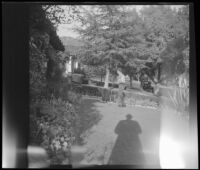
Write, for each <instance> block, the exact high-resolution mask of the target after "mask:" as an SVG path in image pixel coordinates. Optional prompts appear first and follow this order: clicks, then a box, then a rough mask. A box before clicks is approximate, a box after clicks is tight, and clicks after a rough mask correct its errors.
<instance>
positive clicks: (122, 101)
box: [118, 86, 126, 107]
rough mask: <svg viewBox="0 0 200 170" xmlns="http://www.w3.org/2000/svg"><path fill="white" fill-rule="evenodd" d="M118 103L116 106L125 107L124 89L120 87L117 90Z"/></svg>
mask: <svg viewBox="0 0 200 170" xmlns="http://www.w3.org/2000/svg"><path fill="white" fill-rule="evenodd" d="M118 95H119V103H118V106H119V107H126V104H125V92H124V87H123V86H121V88H120V89H119V93H118Z"/></svg>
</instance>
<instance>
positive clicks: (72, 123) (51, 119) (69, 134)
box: [30, 98, 78, 164]
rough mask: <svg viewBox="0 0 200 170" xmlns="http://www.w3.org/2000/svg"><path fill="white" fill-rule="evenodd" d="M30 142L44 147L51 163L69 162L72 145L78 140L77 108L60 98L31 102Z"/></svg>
mask: <svg viewBox="0 0 200 170" xmlns="http://www.w3.org/2000/svg"><path fill="white" fill-rule="evenodd" d="M30 111H31V115H30V134H31V136H30V142H31V144H36V145H40V146H41V147H43V148H44V149H45V150H46V151H47V153H48V156H49V159H50V162H51V164H62V163H64V164H69V163H70V162H69V160H70V147H71V146H72V145H73V143H74V142H75V141H76V134H75V128H76V124H77V123H78V122H77V121H78V117H77V113H76V110H75V108H74V107H73V105H72V104H70V103H69V102H66V101H63V100H61V99H60V98H59V99H56V98H52V99H51V100H46V99H43V100H40V101H38V102H36V103H34V104H33V103H32V104H31V108H30Z"/></svg>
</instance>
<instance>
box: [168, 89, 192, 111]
mask: <svg viewBox="0 0 200 170" xmlns="http://www.w3.org/2000/svg"><path fill="white" fill-rule="evenodd" d="M169 98H170V101H171V102H172V104H173V106H174V107H175V109H176V111H177V112H178V113H179V114H184V113H187V112H188V108H189V88H176V89H175V90H174V93H173V94H169Z"/></svg>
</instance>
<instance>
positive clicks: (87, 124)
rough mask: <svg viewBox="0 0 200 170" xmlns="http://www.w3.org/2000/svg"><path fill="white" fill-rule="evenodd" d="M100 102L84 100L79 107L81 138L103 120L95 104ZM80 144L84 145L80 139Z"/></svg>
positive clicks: (79, 132)
mask: <svg viewBox="0 0 200 170" xmlns="http://www.w3.org/2000/svg"><path fill="white" fill-rule="evenodd" d="M97 102H99V101H98V100H96V99H83V101H82V103H81V105H80V106H79V110H78V114H79V122H78V126H77V128H78V129H77V130H78V134H79V136H80V135H81V134H83V133H84V132H86V131H87V130H88V129H90V128H91V127H93V126H94V125H96V124H98V122H99V121H100V120H101V119H102V115H101V114H100V113H99V111H98V110H97V108H96V105H95V103H97ZM79 143H82V140H81V138H80V141H79Z"/></svg>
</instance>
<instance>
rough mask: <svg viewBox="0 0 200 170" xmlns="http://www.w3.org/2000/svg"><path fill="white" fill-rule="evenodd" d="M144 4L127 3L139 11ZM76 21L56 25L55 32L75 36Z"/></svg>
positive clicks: (76, 35)
mask: <svg viewBox="0 0 200 170" xmlns="http://www.w3.org/2000/svg"><path fill="white" fill-rule="evenodd" d="M143 6H146V5H129V7H128V8H136V10H137V11H138V12H139V11H140V9H141V8H142V7H143ZM170 6H171V8H176V9H177V8H180V7H181V6H182V5H170ZM76 24H77V23H76V22H73V23H71V24H60V25H59V26H58V30H57V34H58V36H59V37H63V36H67V37H73V38H77V37H78V36H79V35H78V34H77V33H76V32H75V31H73V27H75V25H76Z"/></svg>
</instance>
